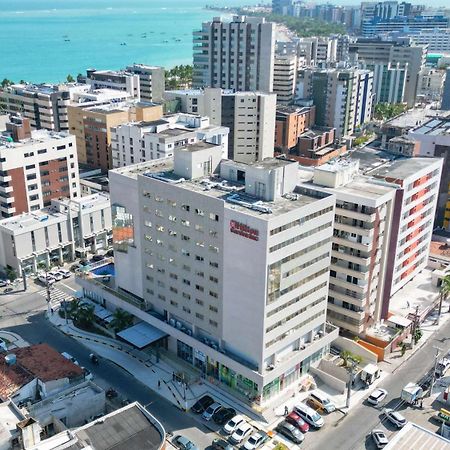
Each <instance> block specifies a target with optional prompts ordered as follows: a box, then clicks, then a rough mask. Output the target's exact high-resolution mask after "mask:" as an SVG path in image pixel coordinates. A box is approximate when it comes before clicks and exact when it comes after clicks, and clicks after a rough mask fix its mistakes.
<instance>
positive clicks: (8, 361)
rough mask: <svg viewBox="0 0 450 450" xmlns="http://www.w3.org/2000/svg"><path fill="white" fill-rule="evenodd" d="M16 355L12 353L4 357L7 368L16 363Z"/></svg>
mask: <svg viewBox="0 0 450 450" xmlns="http://www.w3.org/2000/svg"><path fill="white" fill-rule="evenodd" d="M16 360H17V359H16V355H15V354H14V353H10V354H9V355H6V356H5V362H6V364H7V365H8V366H12V365H14V364H15V363H16Z"/></svg>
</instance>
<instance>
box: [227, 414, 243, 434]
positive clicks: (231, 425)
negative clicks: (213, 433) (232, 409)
mask: <svg viewBox="0 0 450 450" xmlns="http://www.w3.org/2000/svg"><path fill="white" fill-rule="evenodd" d="M242 422H245V419H244V418H243V417H242V416H241V415H239V414H238V415H237V416H234V417H233V418H232V419H230V420H229V421H228V422H227V423H226V424H225V426H224V427H223V431H224V432H225V433H226V434H232V433H234V430H235V429H236V428H237V427H238V426H239V425H240V424H241V423H242Z"/></svg>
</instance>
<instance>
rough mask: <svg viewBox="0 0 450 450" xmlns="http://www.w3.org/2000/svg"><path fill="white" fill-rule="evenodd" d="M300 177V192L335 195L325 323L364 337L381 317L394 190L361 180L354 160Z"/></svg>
mask: <svg viewBox="0 0 450 450" xmlns="http://www.w3.org/2000/svg"><path fill="white" fill-rule="evenodd" d="M300 173H301V176H300V178H301V179H302V180H303V183H302V184H301V185H300V187H299V188H300V191H302V189H304V191H305V192H307V193H308V192H310V191H311V190H313V191H314V190H317V191H319V192H327V193H330V194H333V195H335V196H336V209H335V212H336V215H335V219H334V235H333V244H332V252H331V266H330V287H329V292H328V319H329V320H330V321H331V322H332V323H334V324H335V325H337V326H339V327H340V328H341V329H342V330H345V331H346V332H350V333H352V334H354V335H360V336H362V335H364V333H365V331H366V329H367V328H368V327H370V326H372V325H373V324H374V323H377V322H378V321H379V320H380V319H381V318H382V317H381V305H382V303H383V295H384V279H385V270H386V264H387V255H388V245H389V238H390V229H391V224H392V220H393V212H394V198H395V197H394V196H395V192H396V189H395V187H393V186H390V185H389V184H388V183H385V184H383V183H381V182H379V181H376V180H374V179H371V178H370V177H367V176H364V175H361V174H360V173H359V161H358V160H352V161H348V160H346V159H341V160H337V161H333V162H330V163H327V164H324V165H322V166H320V167H316V168H314V169H312V170H311V169H308V170H307V168H303V169H302V170H301V172H300Z"/></svg>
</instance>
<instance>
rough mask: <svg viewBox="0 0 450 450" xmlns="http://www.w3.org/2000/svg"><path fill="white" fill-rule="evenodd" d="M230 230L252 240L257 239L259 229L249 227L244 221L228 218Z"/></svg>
mask: <svg viewBox="0 0 450 450" xmlns="http://www.w3.org/2000/svg"><path fill="white" fill-rule="evenodd" d="M230 231H231V232H232V233H235V234H239V235H240V236H243V237H245V238H247V239H252V240H253V241H258V240H259V231H258V230H256V229H255V228H250V227H249V226H248V225H245V224H244V223H241V222H237V221H236V220H230Z"/></svg>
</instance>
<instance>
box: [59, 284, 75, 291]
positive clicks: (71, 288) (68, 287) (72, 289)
mask: <svg viewBox="0 0 450 450" xmlns="http://www.w3.org/2000/svg"><path fill="white" fill-rule="evenodd" d="M59 284H60V285H61V286H64V287H65V288H67V289H70V290H71V291H72V292H77V290H76V289H74V288H73V287H70V286H67V284H64V283H59Z"/></svg>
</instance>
